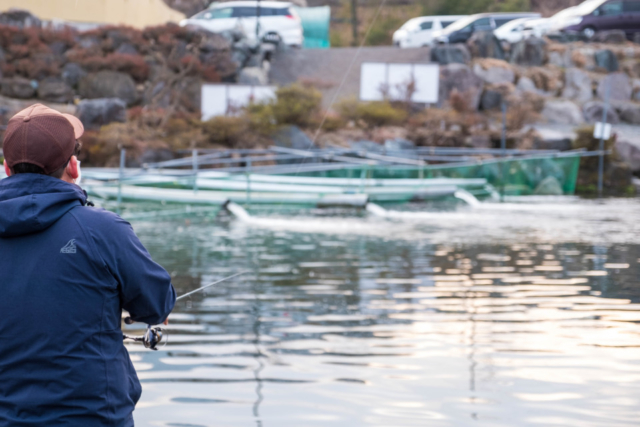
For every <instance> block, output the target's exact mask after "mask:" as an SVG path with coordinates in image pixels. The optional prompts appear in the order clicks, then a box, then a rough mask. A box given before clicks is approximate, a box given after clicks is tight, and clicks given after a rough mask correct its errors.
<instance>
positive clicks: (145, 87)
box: [0, 11, 264, 128]
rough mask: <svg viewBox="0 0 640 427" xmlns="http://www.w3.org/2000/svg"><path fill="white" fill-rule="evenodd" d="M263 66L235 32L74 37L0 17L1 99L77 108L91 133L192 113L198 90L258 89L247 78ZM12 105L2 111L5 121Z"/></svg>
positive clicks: (99, 32) (112, 31) (20, 17)
mask: <svg viewBox="0 0 640 427" xmlns="http://www.w3.org/2000/svg"><path fill="white" fill-rule="evenodd" d="M263 59H264V52H263V51H262V49H261V47H260V46H257V45H255V44H252V43H250V42H249V41H248V40H247V39H246V38H245V36H244V34H243V33H241V32H237V31H229V32H225V33H222V34H214V33H210V32H207V31H204V30H202V29H199V28H192V27H188V28H182V27H179V26H177V25H174V24H168V25H163V26H159V27H150V28H146V29H144V30H142V31H140V30H137V29H133V28H129V27H100V28H98V29H95V30H92V31H86V32H78V31H75V30H73V29H72V28H68V27H66V28H58V29H53V28H51V27H49V26H47V25H44V24H43V23H42V22H41V21H40V20H39V19H38V18H37V17H34V16H33V15H30V14H29V13H27V12H22V11H11V12H7V13H3V14H0V71H1V76H0V77H1V80H0V94H1V95H2V96H3V97H6V98H12V99H19V100H29V101H31V100H33V101H36V100H38V101H42V102H49V103H59V104H69V103H78V115H79V116H80V117H81V118H82V119H83V122H84V123H85V125H86V126H87V127H88V128H98V127H100V126H101V125H103V124H106V123H108V122H110V121H113V120H116V121H124V120H126V110H127V108H131V107H134V106H144V107H145V108H150V109H159V108H160V109H167V110H170V111H171V112H186V113H197V112H199V110H200V88H201V85H202V83H204V82H221V81H225V82H236V81H239V80H240V81H243V80H248V81H250V82H252V83H259V82H257V81H255V77H254V76H255V73H254V74H251V73H246V72H245V70H246V69H247V67H253V68H258V67H261V66H262V64H263ZM258 78H260V75H258ZM11 105H15V103H13V104H12V103H8V102H5V103H4V108H3V110H2V112H3V113H4V114H5V115H6V114H9V113H11V112H12V111H9V110H10V106H11Z"/></svg>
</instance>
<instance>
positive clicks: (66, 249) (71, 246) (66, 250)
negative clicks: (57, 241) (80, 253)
mask: <svg viewBox="0 0 640 427" xmlns="http://www.w3.org/2000/svg"><path fill="white" fill-rule="evenodd" d="M60 253H61V254H75V253H76V239H71V240H69V242H67V244H66V245H64V246H63V247H62V249H60Z"/></svg>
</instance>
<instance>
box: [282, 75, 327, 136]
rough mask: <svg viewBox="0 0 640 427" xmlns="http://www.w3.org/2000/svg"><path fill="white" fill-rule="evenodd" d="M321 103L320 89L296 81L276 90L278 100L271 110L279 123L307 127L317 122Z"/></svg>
mask: <svg viewBox="0 0 640 427" xmlns="http://www.w3.org/2000/svg"><path fill="white" fill-rule="evenodd" d="M321 103H322V94H321V93H320V91H318V90H317V89H315V88H313V87H305V86H302V85H301V84H298V83H295V84H292V85H290V86H285V87H281V88H280V89H278V90H277V91H276V101H275V102H273V103H272V104H271V110H272V112H273V117H274V119H275V121H276V123H277V124H279V125H296V126H300V127H306V126H309V125H311V124H313V123H316V122H317V117H318V114H319V113H320V105H321Z"/></svg>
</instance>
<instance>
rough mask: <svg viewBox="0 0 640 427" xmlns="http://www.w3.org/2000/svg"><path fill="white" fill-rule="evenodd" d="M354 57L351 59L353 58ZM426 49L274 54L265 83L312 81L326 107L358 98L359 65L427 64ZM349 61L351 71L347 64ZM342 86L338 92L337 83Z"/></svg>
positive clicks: (334, 49)
mask: <svg viewBox="0 0 640 427" xmlns="http://www.w3.org/2000/svg"><path fill="white" fill-rule="evenodd" d="M354 58H355V59H354ZM429 58H430V53H429V48H414V49H400V48H397V47H393V46H383V47H365V48H362V49H360V51H358V48H355V47H344V48H331V49H289V50H286V51H281V52H278V53H277V54H276V56H275V58H273V61H272V62H271V64H272V65H271V70H270V71H269V82H270V83H271V84H275V85H281V86H284V85H288V84H291V83H294V82H296V81H300V80H302V81H313V82H314V85H315V86H316V87H319V89H320V90H321V92H322V95H323V98H322V103H323V105H324V107H325V108H327V107H329V105H330V104H331V101H332V100H333V98H334V96H335V97H336V100H340V99H341V98H348V97H358V95H359V93H360V66H361V65H362V63H363V62H388V63H417V64H420V63H429V62H430V61H429ZM351 61H354V62H353V66H352V67H351V70H349V72H348V73H347V70H348V69H349V64H350V63H351ZM343 78H344V79H345V81H344V85H343V86H342V88H341V89H340V91H339V92H338V88H339V86H340V82H341V81H342V79H343Z"/></svg>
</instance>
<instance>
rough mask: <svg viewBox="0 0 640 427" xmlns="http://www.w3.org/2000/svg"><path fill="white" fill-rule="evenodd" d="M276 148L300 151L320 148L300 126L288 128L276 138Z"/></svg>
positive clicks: (280, 131) (278, 133) (276, 135)
mask: <svg viewBox="0 0 640 427" xmlns="http://www.w3.org/2000/svg"><path fill="white" fill-rule="evenodd" d="M274 141H275V144H276V147H286V148H293V149H299V150H309V149H311V148H318V147H317V146H316V145H314V143H313V141H312V140H311V139H309V137H308V136H307V134H306V133H304V132H303V131H302V130H300V128H299V127H298V126H286V127H284V128H282V129H280V130H279V131H278V132H277V133H276V134H275V136H274Z"/></svg>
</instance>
